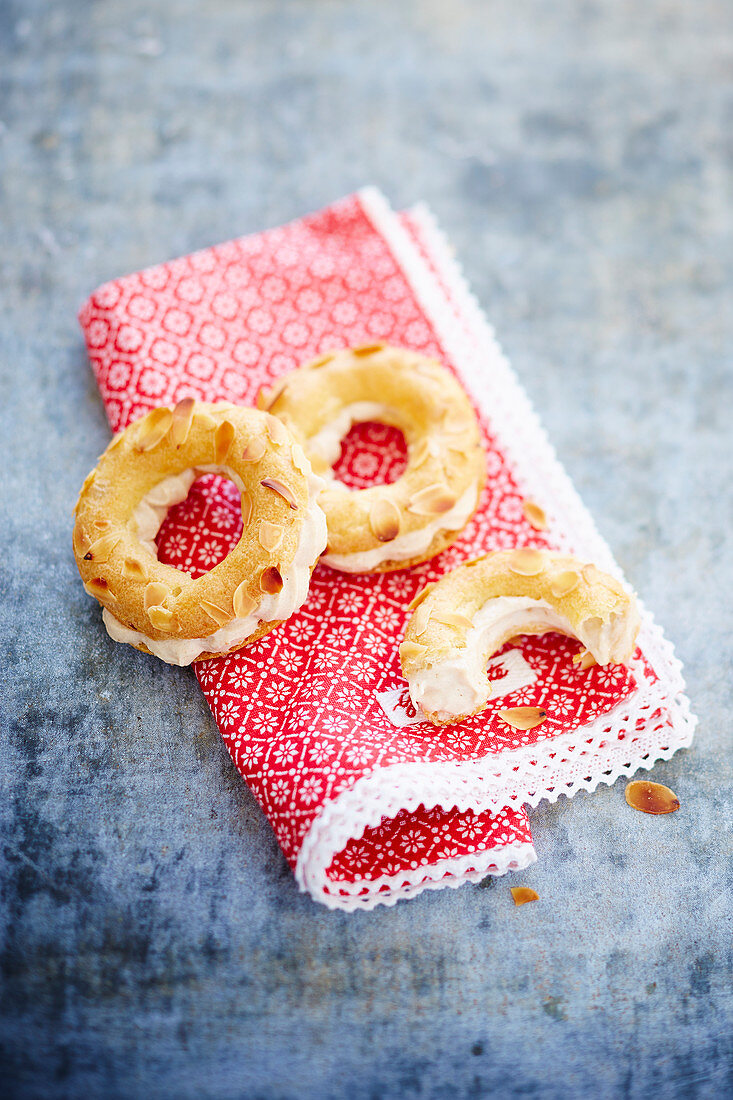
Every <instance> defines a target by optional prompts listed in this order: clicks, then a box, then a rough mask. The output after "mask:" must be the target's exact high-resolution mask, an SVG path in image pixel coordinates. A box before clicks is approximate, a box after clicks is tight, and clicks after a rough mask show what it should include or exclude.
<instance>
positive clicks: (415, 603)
mask: <svg viewBox="0 0 733 1100" xmlns="http://www.w3.org/2000/svg"><path fill="white" fill-rule="evenodd" d="M436 584H437V581H430V583H429V584H426V585H425V587H424V588H421V589H420V591H419V592H418V593H417V595H416V596H413V597H412V599H411V600H410V602H409V603H408V605H407V610H408V611H414V610H415V608H416V607H419V606H420V604H421V603H422V602H423V600H424V599H425V597H426V596H427V595H428V593H429V592H432V591H433V589H434V588H435V585H436Z"/></svg>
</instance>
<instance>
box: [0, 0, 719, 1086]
mask: <svg viewBox="0 0 733 1100" xmlns="http://www.w3.org/2000/svg"><path fill="white" fill-rule="evenodd" d="M730 14H731V13H730V5H729V3H728V2H727V0H696V2H694V3H692V2H690V3H684V2H682V0H648V2H646V3H643V4H639V3H636V2H635V0H634V2H632V0H615V2H612V3H611V2H601V0H555V2H553V3H546V2H545V0H529V2H527V3H525V4H520V3H516V0H495V2H488V0H487V2H484V0H455V2H451V3H448V2H447V0H424V2H417V0H405V2H403V3H399V2H398V3H395V2H393V0H371V2H369V3H367V2H364V3H338V2H328V0H312V2H308V0H292V2H272V3H268V2H267V0H251V2H244V0H241V2H239V0H207V2H206V3H203V2H200V0H160V2H159V3H157V4H154V5H151V4H150V3H144V2H142V0H126V2H125V3H123V2H121V0H98V2H92V0H59V2H56V3H51V2H50V0H49V2H48V3H45V4H44V3H40V2H38V0H15V2H13V0H5V2H4V3H2V4H0V203H1V213H0V234H1V238H0V280H1V284H0V291H1V301H0V310H1V320H0V342H1V344H2V357H1V358H2V363H1V369H2V378H3V402H2V417H3V428H2V434H1V436H0V439H1V443H2V448H3V452H4V453H3V459H2V471H3V473H2V479H3V523H2V527H1V528H0V547H1V553H2V563H3V567H2V578H3V581H2V583H3V611H4V614H3V616H2V623H1V626H0V629H1V630H2V636H3V643H4V668H3V695H4V704H3V744H2V757H1V759H2V806H1V809H0V812H1V813H2V838H3V849H2V885H3V904H2V913H1V919H2V928H1V929H0V931H1V934H2V975H3V976H2V981H3V989H2V1019H1V1021H0V1040H1V1044H2V1055H1V1057H2V1071H1V1075H0V1080H1V1081H2V1084H1V1085H0V1088H1V1090H2V1092H3V1094H4V1095H6V1096H13V1097H15V1096H18V1097H21V1096H22V1097H53V1098H60V1097H78V1096H95V1097H96V1096H104V1097H106V1098H115V1097H137V1096H155V1097H175V1098H187V1097H213V1098H228V1097H244V1096H246V1097H256V1098H266V1100H285V1098H291V1097H319V1098H322V1097H326V1098H327V1097H341V1096H349V1097H354V1098H362V1097H363V1098H377V1097H390V1098H392V1097H395V1098H397V1097H454V1096H455V1097H468V1096H475V1097H478V1096H488V1095H491V1096H496V1097H513V1096H521V1097H535V1096H537V1097H561V1096H562V1097H567V1096H581V1095H583V1096H600V1097H617V1096H618V1097H627V1096H628V1097H632V1098H641V1097H647V1096H664V1097H680V1098H681V1097H685V1098H687V1097H708V1096H723V1095H726V1094H730V1093H731V1091H733V1078H732V1077H731V1073H732V1068H731V1067H732V1061H731V1059H732V1050H731V1031H732V1027H733V1004H732V1001H731V936H730V931H731V926H730V908H731V906H730V899H731V893H730V887H731V879H730V857H731V848H730V840H729V837H730V831H729V830H730V821H731V802H732V799H731V782H730V779H731V770H730V757H729V741H728V739H729V737H730V731H731V713H732V711H733V693H732V691H731V656H732V653H731V644H730V636H729V622H730V618H729V616H730V612H731V608H730V592H731V589H732V588H733V565H732V561H733V538H732V534H731V532H732V527H733V501H732V496H731V481H732V480H733V479H732V478H731V473H732V470H731V407H732V402H733V380H732V376H731V337H732V336H733V310H732V309H731V298H730V289H731V266H732V264H733V259H732V258H733V239H732V238H733V233H732V228H733V215H732V206H731V194H732V189H731V183H732V172H731V159H732V155H733V146H732V145H731V133H732V132H733V131H732V119H731V107H732V105H733V85H732V75H733V37H732V33H733V27H732V25H731V20H730ZM365 182H374V183H377V184H379V185H380V186H382V187H383V189H384V190H385V191H386V192H387V194H388V195H389V196H390V198H391V199H392V200H393V202H394V203H395V204H396V205H404V204H409V203H410V202H412V201H414V200H416V199H421V198H424V199H426V200H427V201H428V202H429V203H430V204H431V205H432V206H433V208H434V210H435V211H436V213H437V215H438V217H439V219H440V220H441V221H442V223H443V225H444V227H445V228H446V229H447V231H448V232H449V234H450V236H451V237H452V239H453V241H454V243H455V244H456V246H457V250H458V254H459V256H460V258H461V259H462V261H463V263H464V266H465V268H466V272H467V274H468V276H469V278H470V280H471V281H472V283H473V285H474V287H475V289H476V290H477V292H478V296H479V298H480V299H481V301H482V303H483V305H484V306H485V307H486V309H487V311H488V313H489V314H490V316H491V318H492V320H493V321H494V322H495V324H496V326H497V328H498V331H499V334H500V336H501V338H502V340H503V342H504V345H505V347H506V349H507V350H508V352H509V354H510V356H511V358H512V359H513V362H514V364H515V366H516V368H517V370H518V372H519V374H520V376H521V378H522V380H523V381H524V383H525V385H526V386H527V388H528V390H529V392H530V394H531V396H532V398H533V400H534V401H535V402H536V404H537V406H538V408H539V410H540V412H541V414H542V416H543V418H544V420H545V423H546V425H547V427H548V429H549V431H550V434H551V437H552V439H553V441H554V442H555V444H556V445H557V448H558V451H559V453H560V456H561V458H562V460H563V461H564V462H565V463H566V465H567V466H568V468H569V470H570V473H571V475H572V476H573V478H574V479H575V481H576V483H577V485H578V487H579V489H580V491H581V493H582V495H583V496H584V498H585V500H586V502H587V503H588V504H589V506H590V507H591V509H592V510H593V512H594V514H595V515H596V516H597V518H598V520H599V523H600V526H601V529H602V531H603V533H604V534H605V535H606V537H607V538H608V539H609V541H610V543H611V545H612V546H613V548H614V550H615V551H616V553H617V555H618V558H619V559H620V561H621V563H622V565H623V566H624V568H625V569H626V570H627V572H628V575H629V577H630V578H631V580H632V582H633V583H634V585H635V586H636V588H637V589H638V590H639V592H640V593H641V594H642V595H643V597H644V598H645V600H646V601H647V602H648V604H649V605H650V606H651V607H652V608H653V609H654V611H655V613H656V614H657V616H658V617H659V619H660V620H661V621H662V622H663V623H664V624H665V626H666V628H667V630H668V632H669V634H670V636H671V637H672V639H673V640H674V642H675V643H676V645H677V647H678V650H679V653H680V655H681V656H682V658H683V659H684V661H685V663H686V666H687V674H688V680H689V688H690V693H691V696H692V699H693V703H694V706H695V709H696V711H697V712H698V713H699V715H700V719H701V724H700V729H699V735H698V740H697V742H696V744H695V746H694V748H693V749H692V750H691V751H689V752H685V753H683V754H681V755H679V756H678V757H677V758H676V759H674V760H673V761H671V762H669V763H667V764H664V765H660V766H658V767H657V768H656V769H655V776H656V778H658V779H660V780H662V781H664V782H667V783H669V784H670V785H671V786H672V787H674V789H675V790H676V791H677V793H678V794H679V796H680V798H681V802H682V808H681V810H680V811H679V812H678V813H677V814H675V815H672V816H670V817H666V818H652V817H647V816H645V815H641V814H634V813H633V812H632V811H631V810H629V809H628V808H627V807H626V805H625V803H624V799H623V784H622V783H620V784H617V785H616V786H615V787H614V788H612V789H601V790H600V791H598V792H597V793H596V794H594V795H593V796H585V795H580V796H578V797H577V798H576V799H575V800H574V801H573V802H572V803H567V802H566V801H564V800H563V801H561V802H560V803H559V804H557V805H555V806H552V807H541V808H540V809H539V810H538V811H537V812H535V813H534V814H533V823H534V832H535V838H536V844H537V850H538V854H539V863H538V864H537V865H536V866H535V867H534V868H531V869H530V870H529V871H528V872H526V873H525V874H523V875H522V876H521V881H522V882H524V883H526V884H527V885H531V886H533V887H535V888H536V889H537V891H538V892H539V894H540V898H541V900H540V902H539V903H538V904H535V905H531V906H525V907H524V908H522V909H515V908H514V906H513V905H512V902H511V897H510V895H509V890H508V882H507V880H499V881H498V882H494V881H492V880H488V881H487V882H485V883H484V884H483V886H482V887H473V886H464V887H462V888H461V889H459V890H457V891H442V892H440V893H437V894H427V895H424V896H423V897H421V898H419V899H417V900H415V901H411V902H408V903H402V904H400V905H398V906H397V907H396V908H395V909H391V910H385V909H383V910H377V911H375V912H374V913H372V914H357V915H354V916H345V915H342V914H334V913H329V912H327V911H325V910H323V909H320V908H318V907H317V906H316V905H314V904H313V903H312V902H311V901H310V900H309V899H308V898H307V897H305V896H302V895H299V894H298V892H297V890H296V887H295V884H294V881H293V879H292V876H291V875H290V872H289V871H288V869H287V867H286V864H285V862H284V859H283V858H282V856H281V854H280V852H279V849H278V847H277V845H276V843H275V840H274V838H273V835H272V833H271V831H270V829H269V826H268V825H267V823H266V822H265V821H264V819H263V817H262V815H261V813H260V811H259V809H258V807H257V805H256V804H255V802H254V799H253V798H252V797H251V796H250V795H249V793H248V792H247V791H246V790H245V789H244V787H243V785H242V784H241V782H240V781H239V779H238V776H237V774H236V772H235V771H234V768H233V767H232V765H231V763H230V761H229V759H228V757H227V755H226V752H225V750H224V748H223V746H222V743H221V741H220V739H219V736H218V734H217V731H216V728H215V726H214V723H213V721H212V720H211V717H210V716H209V713H208V711H207V708H206V706H205V704H204V701H203V698H202V696H201V695H200V693H199V691H198V689H197V687H196V684H195V682H194V679H193V676H192V675H191V674H190V673H189V672H187V671H182V670H176V669H171V668H167V667H164V666H163V665H161V664H159V663H157V662H156V661H154V660H151V659H146V658H145V657H143V656H142V655H140V654H136V653H134V652H133V651H131V650H129V649H127V648H124V647H121V646H114V645H113V644H112V643H110V642H109V641H108V639H107V638H106V636H105V635H104V633H103V630H102V627H101V624H100V621H99V615H98V611H97V608H96V605H93V604H92V602H91V601H90V600H89V599H88V598H87V597H86V596H85V595H84V593H83V591H82V588H81V585H80V583H79V581H78V577H77V575H76V571H75V567H74V564H73V561H72V558H71V554H70V546H69V539H70V515H69V513H70V508H71V505H72V503H73V501H74V499H75V495H76V492H77V490H78V487H79V485H80V483H81V481H82V478H83V477H84V475H85V473H86V472H87V470H88V469H89V468H90V466H91V465H92V464H93V462H94V460H95V458H96V456H97V454H98V453H99V452H100V451H101V449H102V448H103V446H104V445H105V442H106V440H107V428H106V424H105V420H104V415H103V411H102V407H101V403H100V401H99V398H98V396H97V394H96V391H95V387H94V384H93V381H92V378H91V375H90V372H89V370H88V367H87V364H86V360H85V355H84V350H83V346H82V341H81V337H80V333H79V331H78V328H77V324H76V320H75V311H76V308H77V307H78V305H79V304H80V302H81V300H82V299H83V297H84V296H85V295H86V294H87V293H88V292H89V291H90V290H91V289H92V288H93V287H94V286H95V285H96V284H98V283H99V282H100V281H102V280H104V279H107V278H109V277H112V276H115V275H118V274H122V273H124V272H127V271H130V270H133V269H135V268H138V267H140V266H141V265H144V264H149V263H153V262H156V261H159V260H163V259H167V258H170V257H172V256H175V255H178V254H181V253H183V252H187V251H189V250H190V249H193V248H196V247H199V246H203V245H206V244H209V243H212V242H215V241H219V240H223V239H226V238H228V237H231V236H234V235H236V234H240V233H244V232H248V231H254V230H258V229H261V228H264V227H266V226H269V225H272V224H276V223H279V222H282V221H284V220H287V219H289V218H291V217H295V216H297V215H299V214H302V213H304V212H306V211H308V210H311V209H315V208H317V207H319V206H321V205H323V204H324V203H326V202H328V201H330V200H332V199H334V198H337V197H338V196H340V195H342V194H344V193H346V192H348V191H350V190H353V189H354V188H356V187H358V186H360V185H361V184H363V183H365ZM726 604H727V610H726ZM726 615H727V616H728V620H727V621H726Z"/></svg>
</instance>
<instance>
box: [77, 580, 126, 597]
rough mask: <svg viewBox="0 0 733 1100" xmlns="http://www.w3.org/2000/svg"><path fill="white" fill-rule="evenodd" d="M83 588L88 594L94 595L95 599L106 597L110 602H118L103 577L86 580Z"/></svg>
mask: <svg viewBox="0 0 733 1100" xmlns="http://www.w3.org/2000/svg"><path fill="white" fill-rule="evenodd" d="M84 588H85V589H86V591H87V592H88V593H89V595H90V596H94V598H95V599H96V600H102V599H103V598H106V599H108V600H111V601H112V603H119V600H118V599H117V597H116V596H115V594H114V592H113V591H112V589H111V588H110V586H109V584H108V583H107V581H106V580H105V579H104V577H92V579H91V580H90V581H86V583H85V584H84Z"/></svg>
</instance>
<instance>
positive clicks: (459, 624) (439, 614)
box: [430, 611, 473, 630]
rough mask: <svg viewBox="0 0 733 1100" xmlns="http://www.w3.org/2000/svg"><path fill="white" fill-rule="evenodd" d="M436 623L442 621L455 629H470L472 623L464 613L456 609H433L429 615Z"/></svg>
mask: <svg viewBox="0 0 733 1100" xmlns="http://www.w3.org/2000/svg"><path fill="white" fill-rule="evenodd" d="M430 618H431V619H433V620H434V621H435V622H436V623H444V624H445V626H454V627H455V628H456V629H457V630H470V628H471V627H472V626H473V623H472V622H471V620H470V619H468V618H466V616H465V615H461V614H460V613H459V612H458V611H434V612H433V613H432V615H431V616H430Z"/></svg>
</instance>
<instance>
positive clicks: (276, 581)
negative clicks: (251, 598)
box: [260, 565, 283, 596]
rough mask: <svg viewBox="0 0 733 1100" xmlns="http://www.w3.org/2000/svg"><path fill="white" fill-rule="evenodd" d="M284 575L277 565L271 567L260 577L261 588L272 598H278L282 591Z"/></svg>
mask: <svg viewBox="0 0 733 1100" xmlns="http://www.w3.org/2000/svg"><path fill="white" fill-rule="evenodd" d="M282 586H283V578H282V573H281V572H280V570H279V569H278V568H277V566H275V565H269V566H268V567H267V569H264V570H263V571H262V574H261V576H260V588H261V589H262V591H263V592H267V594H268V595H270V596H276V595H277V594H278V592H281V591H282Z"/></svg>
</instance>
